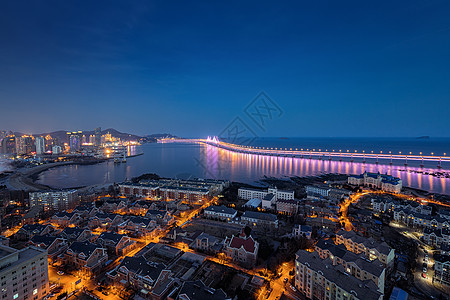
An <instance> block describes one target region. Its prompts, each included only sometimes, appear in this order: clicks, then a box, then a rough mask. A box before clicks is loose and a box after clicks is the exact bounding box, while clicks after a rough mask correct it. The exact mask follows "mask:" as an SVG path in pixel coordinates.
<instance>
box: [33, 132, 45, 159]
mask: <svg viewBox="0 0 450 300" xmlns="http://www.w3.org/2000/svg"><path fill="white" fill-rule="evenodd" d="M34 144H35V146H36V154H38V155H39V154H44V153H45V140H44V138H43V137H42V136H38V137H36V138H35V139H34Z"/></svg>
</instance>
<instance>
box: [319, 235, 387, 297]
mask: <svg viewBox="0 0 450 300" xmlns="http://www.w3.org/2000/svg"><path fill="white" fill-rule="evenodd" d="M314 249H315V250H316V251H317V253H318V255H319V256H320V257H321V258H322V259H327V258H330V259H331V261H332V262H333V265H341V266H343V267H344V268H345V270H346V271H347V273H349V274H351V275H353V276H355V277H356V278H358V279H359V280H362V281H365V280H371V281H372V282H373V283H375V284H376V285H377V286H378V291H380V292H381V293H384V282H385V274H386V269H385V266H384V265H383V264H382V263H381V262H380V261H378V260H372V261H371V260H369V259H367V258H365V257H364V256H361V255H357V254H355V253H353V252H350V251H348V250H347V249H346V247H345V246H344V245H343V244H340V245H335V244H334V243H333V242H332V241H331V240H320V241H319V242H317V244H316V245H315V246H314Z"/></svg>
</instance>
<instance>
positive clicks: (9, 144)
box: [2, 136, 16, 154]
mask: <svg viewBox="0 0 450 300" xmlns="http://www.w3.org/2000/svg"><path fill="white" fill-rule="evenodd" d="M2 153H3V154H14V153H16V138H15V136H7V137H5V138H3V140H2Z"/></svg>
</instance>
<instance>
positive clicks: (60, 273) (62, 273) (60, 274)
mask: <svg viewBox="0 0 450 300" xmlns="http://www.w3.org/2000/svg"><path fill="white" fill-rule="evenodd" d="M56 274H58V275H59V276H62V275H64V272H63V271H58V272H56Z"/></svg>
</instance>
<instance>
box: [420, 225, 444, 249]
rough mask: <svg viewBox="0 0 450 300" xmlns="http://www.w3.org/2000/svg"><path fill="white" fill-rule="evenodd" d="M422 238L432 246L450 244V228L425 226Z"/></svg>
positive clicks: (440, 246)
mask: <svg viewBox="0 0 450 300" xmlns="http://www.w3.org/2000/svg"><path fill="white" fill-rule="evenodd" d="M422 239H423V241H424V242H425V243H427V244H428V245H430V246H435V247H439V248H442V247H445V246H450V230H449V229H448V228H441V229H436V228H424V229H423V237H422Z"/></svg>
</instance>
